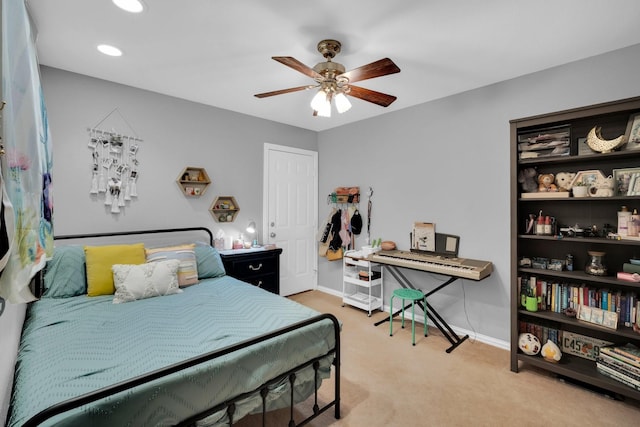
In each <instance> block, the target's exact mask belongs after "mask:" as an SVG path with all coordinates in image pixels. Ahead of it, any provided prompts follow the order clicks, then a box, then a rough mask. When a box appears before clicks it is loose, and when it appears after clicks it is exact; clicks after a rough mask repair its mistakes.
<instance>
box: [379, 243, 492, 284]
mask: <svg viewBox="0 0 640 427" xmlns="http://www.w3.org/2000/svg"><path fill="white" fill-rule="evenodd" d="M369 260H371V261H373V262H377V263H380V264H389V265H395V266H398V267H405V268H412V269H414V270H422V271H429V272H432V273H438V274H444V275H447V276H455V277H461V278H465V279H471V280H482V279H484V278H485V277H487V276H488V275H490V274H491V272H492V271H493V264H492V263H491V262H490V261H480V260H475V259H469V258H450V257H444V256H437V255H430V254H425V253H419V252H408V251H400V250H392V251H379V252H375V253H373V254H372V255H370V256H369Z"/></svg>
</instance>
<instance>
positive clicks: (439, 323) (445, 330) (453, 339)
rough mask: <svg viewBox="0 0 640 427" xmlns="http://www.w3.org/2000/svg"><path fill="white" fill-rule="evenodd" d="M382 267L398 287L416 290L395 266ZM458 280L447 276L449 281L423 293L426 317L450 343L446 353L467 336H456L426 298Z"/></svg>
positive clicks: (421, 305)
mask: <svg viewBox="0 0 640 427" xmlns="http://www.w3.org/2000/svg"><path fill="white" fill-rule="evenodd" d="M383 267H384V268H385V269H388V270H389V273H391V275H392V276H393V277H394V278H395V279H396V280H397V281H398V283H400V286H402V287H403V288H409V289H417V288H416V287H415V286H413V284H412V283H411V281H409V279H407V277H406V276H405V275H404V274H402V272H401V271H400V270H399V269H398V267H396V266H395V265H389V264H383ZM416 271H420V270H416ZM458 279H459V277H456V276H449V279H448V280H447V281H446V282H444V283H442V284H441V285H440V286H438V287H437V288H435V289H433V290H431V291H429V292H428V293H425V296H426V297H427V316H428V317H429V319H431V321H432V322H433V324H434V325H436V327H437V328H438V329H439V330H440V332H442V335H444V336H445V337H446V338H447V339H448V340H449V342H450V343H451V347H449V348H448V349H447V350H446V352H447V353H451V352H452V351H453V350H455V349H456V347H458V346H459V345H460V344H462V343H463V342H464V341H465V340H466V339H467V338H469V335H465V336H463V337H460V336H458V334H456V333H455V331H454V330H453V329H451V326H449V324H448V323H447V322H446V321H445V320H444V319H443V318H442V317H441V316H440V315H439V314H438V312H437V311H436V310H435V309H434V308H433V307H432V306H431V304H429V300H428V297H429V296H430V295H433V294H434V293H436V292H438V291H439V290H440V289H442V288H444V287H446V286H449V285H450V284H451V283H453V282H455V281H456V280H458ZM416 304H418V306H419V307H420V308H421V309H422V310H424V309H425V307H424V305H423V304H422V301H416ZM408 307H411V304H409V305H407V306H406V307H405V309H406V308H408ZM401 311H402V309H400V310H398V311H396V312H395V313H393V315H392V316H387V317H385V318H384V319H382V320H380V321H378V322H376V323H375V324H374V326H378V325H381V324H383V323H384V322H388V321H389V320H390V317H395V316H397V315H398V314H399V313H400V312H401Z"/></svg>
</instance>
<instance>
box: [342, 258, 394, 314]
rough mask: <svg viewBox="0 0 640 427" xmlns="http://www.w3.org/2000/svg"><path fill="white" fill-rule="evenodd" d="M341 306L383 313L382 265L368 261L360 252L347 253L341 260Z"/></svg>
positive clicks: (369, 312)
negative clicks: (377, 310) (378, 310)
mask: <svg viewBox="0 0 640 427" xmlns="http://www.w3.org/2000/svg"><path fill="white" fill-rule="evenodd" d="M342 261H343V272H342V306H343V307H344V305H345V304H349V305H352V306H354V307H358V308H360V309H362V310H366V311H367V312H368V315H369V317H371V312H372V311H373V310H375V309H380V311H383V310H384V308H383V306H382V297H383V295H384V293H383V288H382V281H383V277H382V276H383V269H382V265H380V264H378V263H376V262H372V261H369V260H368V259H366V258H364V257H363V256H362V252H360V251H347V252H345V254H344V257H343V259H342Z"/></svg>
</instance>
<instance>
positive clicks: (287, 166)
mask: <svg viewBox="0 0 640 427" xmlns="http://www.w3.org/2000/svg"><path fill="white" fill-rule="evenodd" d="M263 203H264V207H263V212H265V215H264V216H263V225H262V230H263V241H264V242H268V243H275V244H276V246H278V247H279V248H282V255H281V256H280V295H283V296H286V295H291V294H295V293H298V292H303V291H307V290H310V289H315V288H316V285H317V276H316V269H317V264H316V263H317V260H318V257H317V256H316V255H317V249H316V241H315V236H316V230H317V225H318V209H317V205H318V153H317V152H315V151H308V150H301V149H298V148H292V147H284V146H281V145H274V144H265V145H264V197H263Z"/></svg>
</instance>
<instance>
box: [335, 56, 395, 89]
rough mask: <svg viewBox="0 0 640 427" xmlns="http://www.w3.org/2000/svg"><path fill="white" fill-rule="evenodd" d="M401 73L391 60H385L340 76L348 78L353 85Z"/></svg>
mask: <svg viewBox="0 0 640 427" xmlns="http://www.w3.org/2000/svg"><path fill="white" fill-rule="evenodd" d="M399 72H400V68H398V66H397V65H396V64H395V63H394V62H393V61H392V60H390V59H389V58H384V59H380V60H378V61H375V62H372V63H371V64H367V65H363V66H362V67H358V68H354V69H353V70H349V71H347V72H344V73H342V74H340V76H341V77H346V78H348V79H349V82H350V83H353V82H359V81H362V80H367V79H372V78H374V77H381V76H386V75H388V74H395V73H399Z"/></svg>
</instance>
